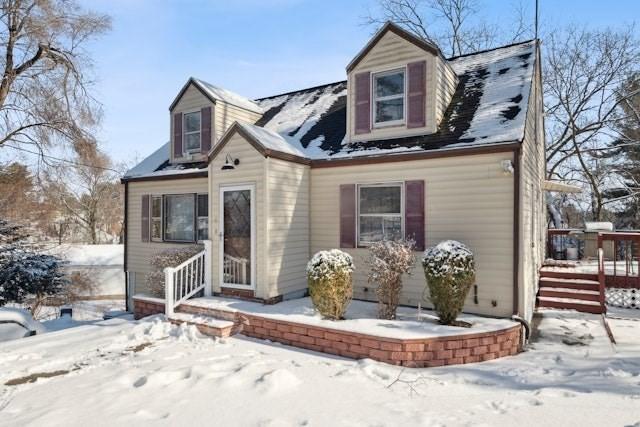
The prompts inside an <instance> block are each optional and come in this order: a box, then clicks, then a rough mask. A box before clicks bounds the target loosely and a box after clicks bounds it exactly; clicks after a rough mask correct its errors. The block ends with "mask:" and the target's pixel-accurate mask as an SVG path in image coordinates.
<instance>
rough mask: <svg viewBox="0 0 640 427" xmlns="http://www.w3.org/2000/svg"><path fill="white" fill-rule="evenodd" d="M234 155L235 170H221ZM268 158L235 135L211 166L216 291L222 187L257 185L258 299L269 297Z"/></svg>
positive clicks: (218, 287) (210, 210)
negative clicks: (266, 204)
mask: <svg viewBox="0 0 640 427" xmlns="http://www.w3.org/2000/svg"><path fill="white" fill-rule="evenodd" d="M227 154H230V155H231V156H232V157H233V158H234V159H238V160H240V164H239V165H238V166H236V167H235V169H233V170H225V171H223V170H221V169H220V168H221V167H222V165H223V164H224V161H225V157H226V156H227ZM265 177H266V161H265V158H264V157H263V156H262V155H261V154H260V153H258V151H256V149H255V148H253V147H252V146H251V144H249V143H248V142H247V141H246V140H245V139H244V138H243V137H242V136H240V135H239V134H237V133H236V134H234V135H233V136H231V137H230V139H229V141H228V142H227V143H226V145H225V146H224V148H223V149H222V150H221V151H220V152H219V153H218V155H217V156H216V157H215V158H213V159H212V160H211V162H210V163H209V178H210V180H209V233H210V236H211V237H212V240H213V252H214V256H213V259H212V263H211V264H212V274H211V277H212V281H213V290H214V291H215V292H218V291H220V260H219V251H220V247H219V245H220V240H219V239H218V238H217V236H218V233H219V232H220V218H219V216H220V212H219V211H220V188H221V187H223V186H229V185H241V184H253V185H254V186H255V193H254V197H255V200H254V203H255V207H256V210H255V212H256V221H255V224H256V230H255V232H256V264H257V266H256V289H255V295H256V296H257V297H258V298H269V297H270V296H272V295H269V286H268V284H269V281H268V276H267V263H266V257H265V251H266V234H265V224H266V217H265V203H264V201H265Z"/></svg>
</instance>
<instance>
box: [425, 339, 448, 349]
mask: <svg viewBox="0 0 640 427" xmlns="http://www.w3.org/2000/svg"><path fill="white" fill-rule="evenodd" d="M426 350H427V351H439V350H444V342H442V341H430V342H428V343H427V346H426Z"/></svg>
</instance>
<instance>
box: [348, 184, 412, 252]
mask: <svg viewBox="0 0 640 427" xmlns="http://www.w3.org/2000/svg"><path fill="white" fill-rule="evenodd" d="M373 187H398V188H400V213H399V214H395V213H393V214H362V213H360V190H361V189H362V188H373ZM404 187H405V185H404V181H390V182H378V183H362V184H356V247H358V248H366V247H369V246H370V245H372V244H373V243H376V241H373V242H368V241H362V240H361V239H360V218H361V217H362V216H367V217H397V216H400V235H401V237H402V238H404V233H405V226H406V225H405V206H404V204H405V194H404V193H405V188H404Z"/></svg>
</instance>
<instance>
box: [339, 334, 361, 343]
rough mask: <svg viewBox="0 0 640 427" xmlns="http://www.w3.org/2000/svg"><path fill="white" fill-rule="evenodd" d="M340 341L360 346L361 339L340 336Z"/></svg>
mask: <svg viewBox="0 0 640 427" xmlns="http://www.w3.org/2000/svg"><path fill="white" fill-rule="evenodd" d="M340 341H342V342H346V343H347V344H360V338H358V337H354V336H353V335H345V334H342V335H340Z"/></svg>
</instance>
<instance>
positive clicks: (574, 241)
mask: <svg viewBox="0 0 640 427" xmlns="http://www.w3.org/2000/svg"><path fill="white" fill-rule="evenodd" d="M575 231H579V230H578V229H576V228H549V229H548V230H547V258H550V259H555V260H566V259H567V249H569V248H576V250H577V255H578V258H580V257H581V256H582V254H583V253H584V242H583V241H581V240H580V239H578V238H576V237H575V236H572V235H571V233H572V232H575Z"/></svg>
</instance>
